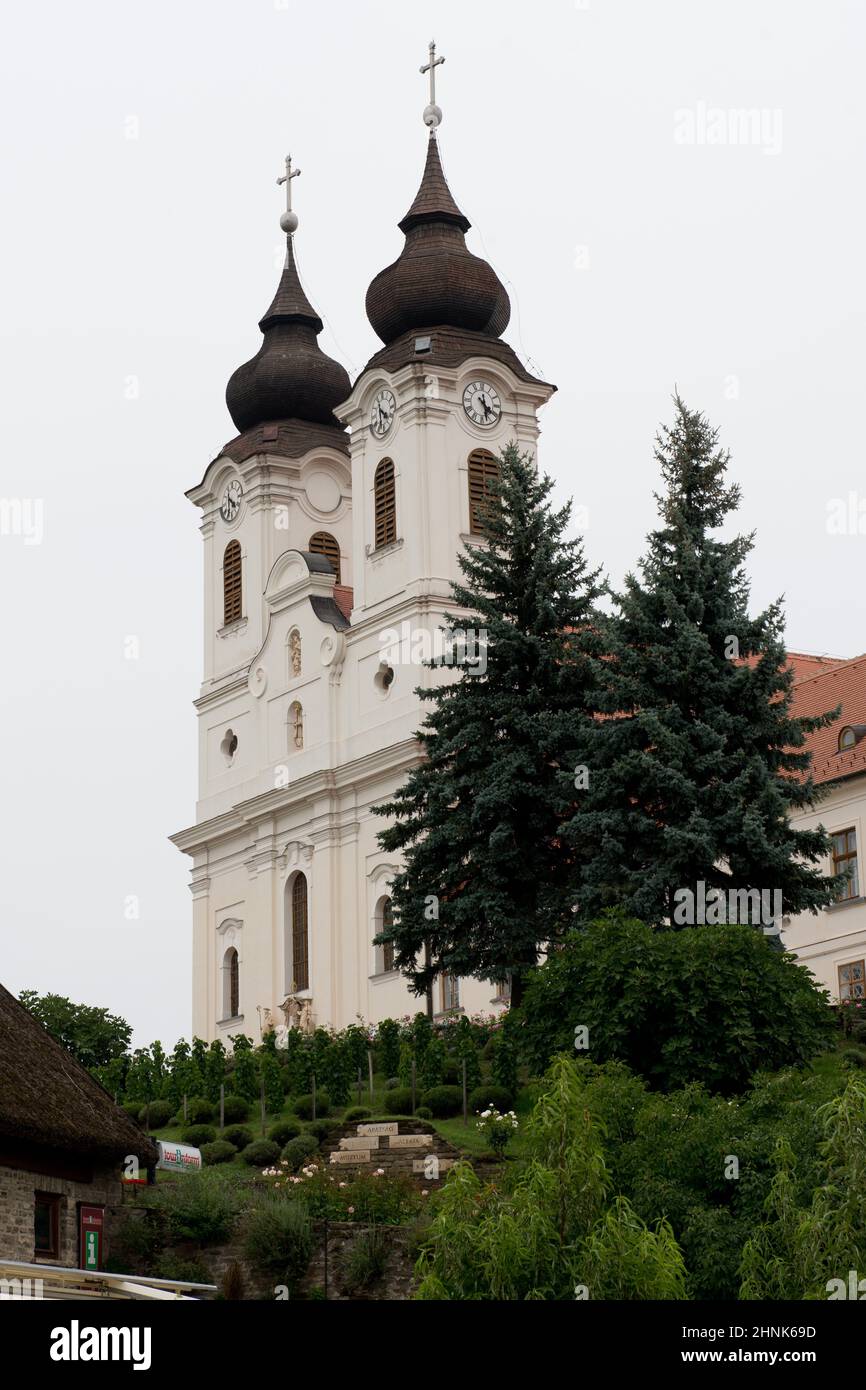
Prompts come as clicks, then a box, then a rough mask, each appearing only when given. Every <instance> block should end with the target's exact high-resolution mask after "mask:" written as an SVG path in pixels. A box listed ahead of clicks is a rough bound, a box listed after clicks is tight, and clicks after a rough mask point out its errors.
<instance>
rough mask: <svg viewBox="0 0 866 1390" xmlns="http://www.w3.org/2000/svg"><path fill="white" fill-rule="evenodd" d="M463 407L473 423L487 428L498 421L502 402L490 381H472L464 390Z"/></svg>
mask: <svg viewBox="0 0 866 1390" xmlns="http://www.w3.org/2000/svg"><path fill="white" fill-rule="evenodd" d="M463 409H464V410H465V411H466V414H467V415H468V416H469V419H470V420H471V421H472V423H473V425H481V426H482V428H486V427H488V426H490V425H495V424H497V423H498V421H499V418H500V416H501V415H502V402H501V400H500V399H499V396H498V394H497V392H496V391H495V390H494V388H493V387H492V386H491V385H490V382H489V381H470V383H469V385H468V386H467V387H466V390H465V391H464V392H463Z"/></svg>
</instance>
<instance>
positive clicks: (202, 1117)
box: [186, 1096, 214, 1125]
mask: <svg viewBox="0 0 866 1390" xmlns="http://www.w3.org/2000/svg"><path fill="white" fill-rule="evenodd" d="M186 1113H187V1115H188V1116H189V1123H190V1124H191V1125H210V1124H213V1120H214V1113H213V1105H212V1104H211V1102H210V1101H209V1100H207V1099H206V1097H205V1096H193V1097H192V1099H191V1100H189V1101H187V1105H186Z"/></svg>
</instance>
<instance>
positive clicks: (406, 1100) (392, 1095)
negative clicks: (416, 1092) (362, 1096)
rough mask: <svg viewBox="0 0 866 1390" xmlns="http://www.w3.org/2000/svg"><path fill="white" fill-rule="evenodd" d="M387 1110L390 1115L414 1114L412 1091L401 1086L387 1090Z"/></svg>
mask: <svg viewBox="0 0 866 1390" xmlns="http://www.w3.org/2000/svg"><path fill="white" fill-rule="evenodd" d="M385 1110H386V1112H387V1114H389V1115H411V1114H412V1092H411V1091H410V1090H408V1089H406V1090H404V1089H403V1087H402V1086H401V1087H399V1088H397V1089H396V1090H393V1091H386V1092H385Z"/></svg>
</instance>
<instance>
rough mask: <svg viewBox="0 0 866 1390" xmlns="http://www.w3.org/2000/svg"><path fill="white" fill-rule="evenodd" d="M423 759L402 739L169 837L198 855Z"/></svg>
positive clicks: (252, 853) (250, 853) (412, 742)
mask: <svg viewBox="0 0 866 1390" xmlns="http://www.w3.org/2000/svg"><path fill="white" fill-rule="evenodd" d="M420 760H421V754H420V751H419V745H418V742H417V740H416V739H414V738H407V739H402V740H401V741H400V742H399V743H397V744H393V745H391V746H390V747H388V748H384V749H379V750H377V751H376V752H374V753H367V754H365V755H364V756H363V757H362V758H355V759H353V760H352V761H351V762H349V763H344V764H343V765H342V766H340V767H339V768H336V769H334V768H321V769H319V770H318V771H316V772H311V773H309V774H308V775H307V776H306V777H302V778H300V779H299V780H298V781H297V782H294V783H293V784H292V786H291V787H279V788H275V789H273V790H269V791H266V792H262V793H261V794H260V795H259V796H254V797H251V798H250V799H249V800H248V801H241V802H238V804H237V805H236V806H233V807H232V808H231V809H230V810H228V811H223V812H222V813H221V814H220V815H218V816H214V817H212V818H211V819H210V820H205V821H200V822H199V823H198V824H196V825H191V826H188V827H187V828H186V829H185V830H178V831H176V832H175V833H174V834H173V835H169V837H168V838H169V839H170V841H171V843H172V844H173V845H175V846H176V847H177V848H178V849H179V850H182V851H183V853H184V854H196V853H197V852H198V851H200V850H202V849H204V848H206V847H207V846H208V845H212V844H213V842H214V841H215V840H223V839H227V838H229V837H231V836H233V835H236V834H237V833H238V832H239V831H243V830H254V829H255V827H256V826H257V825H258V824H259V823H260V822H261V821H262V820H265V819H267V818H268V817H272V816H274V815H276V814H278V813H279V812H280V811H283V810H285V809H287V808H288V807H292V806H295V805H297V804H298V803H303V802H305V801H310V800H311V799H312V798H314V797H315V796H318V795H321V794H322V793H326V794H329V795H332V796H336V795H339V794H340V793H341V792H342V791H344V790H348V789H349V788H361V787H364V786H366V785H368V784H369V783H371V782H375V781H376V780H377V779H378V778H379V777H381V776H382V775H383V773H393V772H397V773H403V772H408V771H409V769H410V768H412V767H414V766H415V765H416V764H417V763H418V762H420ZM258 852H259V851H258V850H257V847H256V845H255V844H252V845H250V847H249V849H248V850H247V851H246V861H248V860H250V858H254V857H255V856H256V855H257V853H258ZM246 861H245V862H246Z"/></svg>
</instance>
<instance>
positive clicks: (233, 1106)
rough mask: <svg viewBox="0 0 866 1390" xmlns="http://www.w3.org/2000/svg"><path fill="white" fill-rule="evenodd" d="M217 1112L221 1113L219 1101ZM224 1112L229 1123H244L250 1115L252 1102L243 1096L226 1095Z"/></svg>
mask: <svg viewBox="0 0 866 1390" xmlns="http://www.w3.org/2000/svg"><path fill="white" fill-rule="evenodd" d="M216 1113H217V1115H219V1102H217V1107H216ZM223 1114H224V1117H225V1122H226V1124H227V1125H239V1124H242V1123H243V1121H244V1120H248V1119H249V1117H250V1103H249V1101H248V1100H245V1099H244V1097H243V1096H231V1095H230V1096H226V1101H225V1108H224V1110H223Z"/></svg>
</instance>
